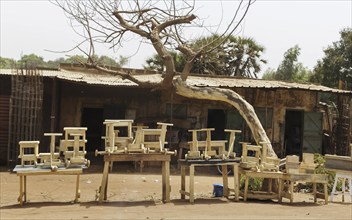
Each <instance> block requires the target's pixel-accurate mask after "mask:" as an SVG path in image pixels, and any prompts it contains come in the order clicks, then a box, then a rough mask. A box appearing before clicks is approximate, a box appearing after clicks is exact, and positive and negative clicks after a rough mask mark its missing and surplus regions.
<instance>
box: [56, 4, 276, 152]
mask: <svg viewBox="0 0 352 220" xmlns="http://www.w3.org/2000/svg"><path fill="white" fill-rule="evenodd" d="M54 3H55V4H56V5H58V6H59V7H61V8H62V9H63V10H64V11H65V13H66V15H67V17H69V18H70V21H71V22H72V27H74V28H75V30H76V32H78V33H80V34H81V36H82V37H83V41H82V43H81V44H79V45H77V46H76V48H78V49H80V50H81V51H82V52H84V53H85V54H86V55H87V57H88V59H87V62H86V63H85V66H86V67H87V68H95V69H97V70H99V71H104V72H106V73H109V74H113V75H119V76H121V77H124V78H126V79H129V80H131V81H133V82H135V83H137V84H139V85H146V84H150V83H149V82H144V81H139V80H138V79H137V78H135V77H134V76H133V75H132V74H129V73H128V72H126V71H122V70H121V71H119V70H109V69H107V68H104V67H102V66H100V65H99V64H98V63H97V62H96V61H95V60H94V59H93V57H94V51H95V45H96V44H99V43H102V44H109V45H110V48H111V49H116V48H117V47H119V46H120V45H123V44H124V43H126V41H127V40H128V39H129V38H131V34H132V35H135V36H138V37H139V38H140V39H141V41H143V42H146V43H149V44H150V45H151V46H152V47H153V48H154V50H155V52H156V53H157V54H158V55H159V56H160V57H162V59H163V62H164V66H165V69H164V73H163V78H162V80H161V81H160V83H157V84H150V85H149V86H152V87H153V89H154V90H155V89H159V90H166V89H170V88H172V87H173V88H174V89H175V91H176V93H177V94H178V95H180V96H184V97H188V98H193V99H202V100H214V101H222V102H225V103H228V104H230V105H232V106H233V107H234V108H236V109H237V110H238V111H239V113H240V114H241V116H242V117H243V118H244V119H245V121H246V122H247V124H248V126H249V128H250V129H251V132H252V135H253V138H254V139H255V141H256V142H257V144H259V143H260V142H270V140H269V138H268V137H267V135H266V132H265V130H264V128H263V126H262V125H261V123H260V121H259V119H258V117H257V115H256V114H255V111H254V108H253V107H252V105H250V104H249V103H248V102H247V101H246V100H244V99H243V98H242V97H241V96H240V95H239V94H237V93H236V92H234V91H232V90H229V89H221V88H212V87H205V88H204V87H202V88H198V87H195V86H191V85H189V84H188V83H187V78H188V76H189V74H190V73H191V69H192V66H193V64H194V62H195V60H196V59H197V58H201V57H203V56H205V55H206V54H208V53H210V52H212V51H213V50H215V49H216V48H218V47H220V46H221V45H222V44H223V43H224V42H225V41H226V40H227V37H229V36H231V35H232V34H234V33H235V30H236V29H238V27H240V24H241V22H242V21H243V19H244V18H245V16H246V14H247V12H248V10H249V8H250V6H251V5H252V4H253V3H254V0H247V1H244V0H241V1H234V2H233V3H235V4H236V6H235V8H234V10H233V14H232V15H231V16H232V17H231V19H230V21H229V22H228V24H227V25H226V27H225V28H224V30H222V31H221V34H219V33H214V32H213V33H211V34H218V36H219V39H221V40H219V39H218V38H217V39H213V40H212V41H210V42H204V45H202V46H198V47H197V48H192V46H191V45H192V41H191V40H190V37H188V36H189V34H187V28H195V27H201V28H203V30H210V29H211V28H210V26H205V25H204V20H202V19H199V18H198V17H197V16H196V15H195V12H196V11H197V10H199V8H196V1H195V0H193V1H189V0H184V1H181V0H164V1H153V0H144V1H142V0H141V1H138V0H134V1H122V0H85V1H81V0H67V1H63V0H56V1H55V2H54ZM219 24H220V23H219ZM218 31H219V29H218ZM219 32H220V31H219ZM214 42H215V43H214ZM84 43H87V44H88V45H89V49H88V50H83V49H82V45H83V44H84ZM210 45H211V46H210ZM175 50H177V51H179V52H180V53H182V54H183V56H184V57H185V58H186V60H185V65H184V67H183V70H182V72H181V73H180V74H178V73H177V72H176V70H175V63H174V59H173V57H172V54H171V51H175ZM269 155H270V156H276V154H275V152H274V150H273V148H272V146H271V145H270V146H269Z"/></svg>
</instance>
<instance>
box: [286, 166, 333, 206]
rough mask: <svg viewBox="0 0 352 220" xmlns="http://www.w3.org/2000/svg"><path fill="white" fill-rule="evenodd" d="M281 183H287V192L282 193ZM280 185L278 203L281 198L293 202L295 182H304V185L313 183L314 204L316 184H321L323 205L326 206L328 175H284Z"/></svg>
mask: <svg viewBox="0 0 352 220" xmlns="http://www.w3.org/2000/svg"><path fill="white" fill-rule="evenodd" d="M283 181H288V183H289V189H288V192H283V185H284V184H283ZM280 182H282V183H281V184H280V187H279V189H280V192H281V197H280V202H281V200H282V197H285V198H288V199H290V202H291V203H292V202H293V185H294V183H295V182H306V183H313V195H314V202H316V201H317V183H321V184H323V185H324V197H323V198H324V199H325V204H328V196H329V195H328V175H326V174H308V173H298V174H294V173H285V174H283V176H282V179H281V181H280Z"/></svg>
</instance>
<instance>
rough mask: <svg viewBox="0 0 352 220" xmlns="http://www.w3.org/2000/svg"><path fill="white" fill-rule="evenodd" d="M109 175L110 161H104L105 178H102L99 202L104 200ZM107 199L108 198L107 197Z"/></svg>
mask: <svg viewBox="0 0 352 220" xmlns="http://www.w3.org/2000/svg"><path fill="white" fill-rule="evenodd" d="M108 175H109V161H105V162H104V171H103V179H102V180H101V185H100V192H99V202H103V199H104V196H105V190H107V179H108ZM105 199H106V198H105Z"/></svg>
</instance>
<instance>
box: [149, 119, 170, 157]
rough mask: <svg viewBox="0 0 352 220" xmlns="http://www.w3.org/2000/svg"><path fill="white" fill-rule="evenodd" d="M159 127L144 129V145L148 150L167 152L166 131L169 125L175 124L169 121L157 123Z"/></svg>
mask: <svg viewBox="0 0 352 220" xmlns="http://www.w3.org/2000/svg"><path fill="white" fill-rule="evenodd" d="M157 124H158V125H159V128H156V129H142V145H143V147H145V148H146V149H147V151H148V152H167V150H165V144H167V142H166V141H165V139H166V132H167V126H173V124H168V123H161V122H158V123H157ZM148 136H149V138H150V136H154V137H155V138H156V139H157V140H150V139H148Z"/></svg>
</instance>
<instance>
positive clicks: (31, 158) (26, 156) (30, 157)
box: [18, 141, 39, 166]
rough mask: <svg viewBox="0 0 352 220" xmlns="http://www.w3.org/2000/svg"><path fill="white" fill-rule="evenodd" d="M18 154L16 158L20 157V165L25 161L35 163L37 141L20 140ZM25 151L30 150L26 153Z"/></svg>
mask: <svg viewBox="0 0 352 220" xmlns="http://www.w3.org/2000/svg"><path fill="white" fill-rule="evenodd" d="M19 145H20V155H19V156H18V158H21V165H22V166H24V164H25V162H29V163H30V164H31V163H32V162H33V164H34V165H35V166H36V165H37V159H38V155H39V141H20V142H19ZM25 151H32V152H30V153H26V152H25Z"/></svg>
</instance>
